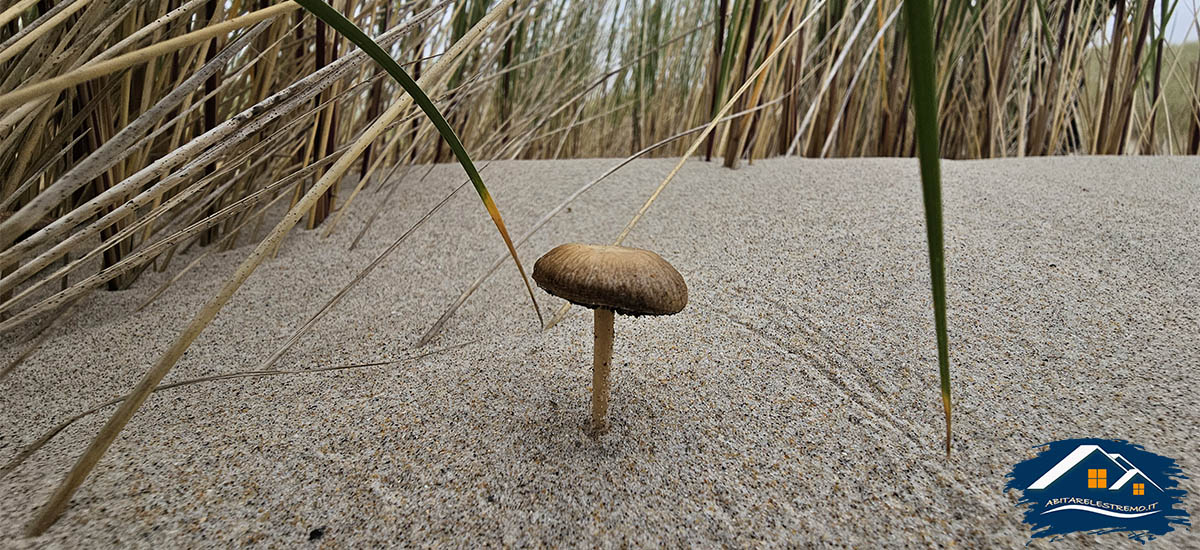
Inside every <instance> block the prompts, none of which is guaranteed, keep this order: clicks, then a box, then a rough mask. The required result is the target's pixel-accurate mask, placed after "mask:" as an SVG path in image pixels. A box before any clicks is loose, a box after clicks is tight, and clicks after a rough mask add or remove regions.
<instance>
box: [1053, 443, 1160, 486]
mask: <svg viewBox="0 0 1200 550" xmlns="http://www.w3.org/2000/svg"><path fill="white" fill-rule="evenodd" d="M1096 451H1100V454H1102V455H1104V456H1105V458H1107V459H1109V460H1111V461H1112V463H1113V465H1115V466H1116V467H1118V468H1120V469H1121V471H1122V472H1124V473H1123V474H1122V476H1121V479H1119V480H1117V482H1116V483H1115V484H1113V486H1112V487H1111V489H1113V490H1116V489H1120V488H1121V487H1122V486H1124V485H1125V483H1126V482H1128V481H1129V480H1130V479H1132V478H1133V477H1134V476H1137V475H1141V476H1142V477H1143V478H1145V479H1146V481H1149V482H1150V484H1151V485H1154V486H1155V487H1158V484H1157V483H1154V481H1151V479H1150V478H1149V477H1147V476H1146V474H1144V473H1142V471H1141V470H1139V469H1137V467H1133V463H1132V462H1129V460H1128V459H1126V458H1125V457H1123V456H1121V455H1119V454H1108V453H1107V452H1105V451H1104V449H1101V448H1100V446H1099V445H1080V446H1078V447H1075V450H1074V451H1071V454H1069V455H1067V456H1065V457H1063V459H1062V460H1060V461H1058V464H1055V465H1054V467H1053V468H1050V470H1049V471H1047V472H1046V473H1044V474H1042V477H1039V478H1037V481H1034V482H1033V485H1030V486H1029V488H1030V489H1045V488H1046V487H1049V486H1050V484H1051V483H1054V482H1055V481H1057V480H1058V478H1060V477H1062V476H1063V474H1065V473H1067V472H1069V471H1071V468H1074V467H1075V466H1076V465H1078V464H1079V463H1080V462H1082V461H1083V459H1085V458H1087V457H1088V456H1089V455H1091V454H1092V453H1094V452H1096ZM1122 462H1124V463H1125V464H1129V466H1131V467H1130V468H1127V467H1125V465H1124V464H1122ZM1158 490H1159V491H1161V490H1162V487H1158Z"/></svg>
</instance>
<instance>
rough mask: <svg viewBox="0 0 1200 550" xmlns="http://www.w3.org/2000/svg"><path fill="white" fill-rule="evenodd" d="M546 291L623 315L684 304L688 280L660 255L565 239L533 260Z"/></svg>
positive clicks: (668, 309)
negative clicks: (566, 241)
mask: <svg viewBox="0 0 1200 550" xmlns="http://www.w3.org/2000/svg"><path fill="white" fill-rule="evenodd" d="M533 280H534V281H537V285H538V286H539V287H542V288H543V289H545V291H546V292H549V293H550V294H553V295H555V296H558V297H559V298H563V299H565V300H567V301H569V302H571V303H574V304H578V305H581V306H583V307H587V308H598V307H599V308H606V309H611V310H613V311H616V312H617V313H620V314H622V315H671V314H674V313H679V311H680V310H682V309H683V307H684V306H686V305H687V283H685V282H684V281H683V276H682V275H680V274H679V272H678V271H676V270H675V268H674V267H671V264H669V263H667V261H666V260H664V259H662V257H661V256H659V255H658V254H655V253H653V252H651V251H649V250H642V249H640V248H629V247H625V246H605V245H590V244H579V243H568V244H564V245H561V246H557V247H555V248H554V249H553V250H551V251H549V252H547V253H546V254H545V255H544V256H542V257H541V258H538V261H537V263H535V264H533Z"/></svg>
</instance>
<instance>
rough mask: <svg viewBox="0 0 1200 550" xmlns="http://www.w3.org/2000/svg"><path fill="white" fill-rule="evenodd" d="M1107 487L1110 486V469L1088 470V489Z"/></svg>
mask: <svg viewBox="0 0 1200 550" xmlns="http://www.w3.org/2000/svg"><path fill="white" fill-rule="evenodd" d="M1106 487H1108V470H1105V469H1104V468H1100V469H1097V470H1088V489H1104V488H1106ZM1135 494H1136V493H1135Z"/></svg>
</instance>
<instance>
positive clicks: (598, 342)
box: [590, 307, 613, 436]
mask: <svg viewBox="0 0 1200 550" xmlns="http://www.w3.org/2000/svg"><path fill="white" fill-rule="evenodd" d="M612 344H613V310H611V309H605V308H602V307H598V308H596V313H595V340H594V342H593V344H592V346H593V347H592V352H593V360H592V427H591V430H590V431H591V434H592V435H593V436H598V435H602V434H604V433H607V432H608V371H609V369H610V368H611V367H612Z"/></svg>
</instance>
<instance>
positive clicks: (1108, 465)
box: [1005, 439, 1191, 544]
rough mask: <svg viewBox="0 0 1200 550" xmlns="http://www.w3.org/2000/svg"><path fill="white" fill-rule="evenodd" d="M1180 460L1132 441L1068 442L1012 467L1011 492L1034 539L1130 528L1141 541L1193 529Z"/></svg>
mask: <svg viewBox="0 0 1200 550" xmlns="http://www.w3.org/2000/svg"><path fill="white" fill-rule="evenodd" d="M1181 479H1186V477H1185V476H1184V475H1183V471H1182V470H1180V469H1179V466H1178V465H1176V464H1175V461H1174V460H1172V459H1170V458H1167V457H1164V456H1159V455H1156V454H1154V453H1151V452H1148V451H1146V449H1144V448H1143V447H1142V446H1140V445H1134V444H1132V443H1129V442H1128V441H1112V440H1108V439H1067V440H1064V441H1055V442H1053V443H1049V444H1047V445H1045V446H1044V448H1043V449H1042V451H1041V452H1040V453H1038V455H1037V456H1036V457H1034V458H1031V459H1029V460H1026V461H1024V462H1022V463H1020V464H1017V465H1016V466H1014V467H1013V470H1012V473H1010V474H1009V475H1008V484H1007V485H1005V490H1011V489H1015V490H1017V491H1020V492H1021V500H1020V502H1019V503H1018V505H1028V509H1027V510H1026V511H1025V523H1028V524H1029V526H1030V527H1031V528H1032V530H1033V537H1034V538H1039V537H1052V538H1051V540H1056V539H1058V538H1060V537H1062V536H1063V535H1065V534H1068V533H1074V532H1076V531H1083V532H1085V533H1089V534H1095V535H1101V534H1105V533H1124V534H1126V535H1128V536H1129V538H1131V539H1134V540H1137V541H1140V542H1142V543H1143V544H1144V543H1145V542H1146V541H1148V540H1153V539H1154V538H1155V537H1158V536H1162V535H1164V534H1166V533H1169V532H1171V531H1173V530H1174V529H1175V527H1176V526H1184V527H1190V525H1191V523H1189V522H1188V514H1187V511H1186V510H1184V508H1183V498H1184V496H1186V495H1187V491H1184V490H1183V489H1181V488H1179V481H1180V480H1181Z"/></svg>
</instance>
